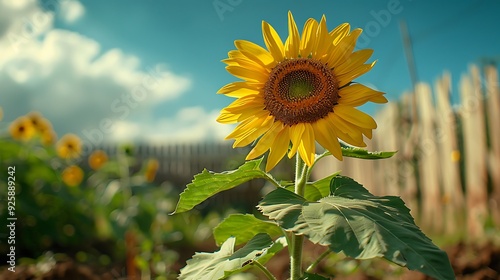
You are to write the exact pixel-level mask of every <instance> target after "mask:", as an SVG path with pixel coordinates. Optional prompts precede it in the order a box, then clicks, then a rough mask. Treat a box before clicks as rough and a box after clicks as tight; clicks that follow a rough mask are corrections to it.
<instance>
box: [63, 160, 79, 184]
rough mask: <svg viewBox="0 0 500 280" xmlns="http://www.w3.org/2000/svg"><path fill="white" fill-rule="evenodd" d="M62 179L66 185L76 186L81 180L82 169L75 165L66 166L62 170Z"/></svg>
mask: <svg viewBox="0 0 500 280" xmlns="http://www.w3.org/2000/svg"><path fill="white" fill-rule="evenodd" d="M62 180H63V182H64V183H65V184H66V185H67V186H70V187H74V186H77V185H79V184H80V183H81V182H82V180H83V170H82V169H81V168H80V167H78V166H76V165H71V166H68V167H66V168H65V169H64V170H63V172H62Z"/></svg>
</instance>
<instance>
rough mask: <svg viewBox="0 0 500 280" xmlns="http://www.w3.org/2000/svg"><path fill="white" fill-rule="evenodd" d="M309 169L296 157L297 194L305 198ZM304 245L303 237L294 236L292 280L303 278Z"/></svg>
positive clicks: (291, 262) (291, 255)
mask: <svg viewBox="0 0 500 280" xmlns="http://www.w3.org/2000/svg"><path fill="white" fill-rule="evenodd" d="M308 171H309V168H308V167H307V165H306V164H305V162H304V161H303V160H302V158H301V157H300V155H299V154H297V155H296V165H295V193H296V194H298V195H300V196H303V195H304V188H305V186H306V182H307V176H308V174H309V172H308ZM303 244H304V236H303V235H292V244H291V246H290V248H289V250H290V274H291V278H290V279H291V280H298V279H300V278H301V277H302V250H303Z"/></svg>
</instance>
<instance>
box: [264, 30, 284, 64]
mask: <svg viewBox="0 0 500 280" xmlns="http://www.w3.org/2000/svg"><path fill="white" fill-rule="evenodd" d="M262 35H263V36H264V43H265V44H266V47H267V49H268V50H269V52H270V53H271V55H272V56H273V57H274V60H275V61H278V62H279V61H283V60H284V59H283V54H284V52H283V41H281V38H280V36H279V35H278V33H277V32H276V30H274V28H273V27H272V26H271V25H269V24H268V23H267V22H265V21H263V22H262Z"/></svg>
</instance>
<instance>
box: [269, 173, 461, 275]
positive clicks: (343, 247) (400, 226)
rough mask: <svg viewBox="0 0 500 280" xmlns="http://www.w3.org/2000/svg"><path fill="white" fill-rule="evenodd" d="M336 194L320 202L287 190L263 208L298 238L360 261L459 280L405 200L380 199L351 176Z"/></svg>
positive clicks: (339, 182)
mask: <svg viewBox="0 0 500 280" xmlns="http://www.w3.org/2000/svg"><path fill="white" fill-rule="evenodd" d="M330 191H331V196H328V197H325V198H322V199H320V200H319V201H317V202H309V201H307V200H306V199H305V198H303V197H301V196H299V195H297V194H295V193H293V192H290V191H288V190H286V189H283V188H278V189H276V190H274V191H272V192H271V193H269V194H268V195H266V196H265V198H264V199H263V200H262V202H261V203H260V205H259V208H260V209H261V210H262V212H263V213H264V214H265V215H267V216H268V217H269V218H271V219H273V220H277V221H278V222H279V223H280V225H281V226H282V227H283V228H284V229H285V230H288V231H291V232H293V233H294V234H303V235H305V236H307V237H308V238H309V240H311V241H312V242H314V243H319V244H321V245H325V246H328V247H329V248H330V249H331V250H332V251H334V252H340V251H343V252H344V253H345V254H346V255H347V256H350V257H353V258H356V259H368V258H374V257H384V258H385V259H387V260H389V261H391V262H394V263H396V264H398V265H401V266H407V267H408V268H409V269H413V270H419V271H421V272H423V273H425V274H427V275H429V276H431V277H435V278H438V279H454V274H453V270H452V268H451V265H450V263H449V260H448V258H447V255H446V253H445V252H443V251H441V250H440V249H439V248H438V247H436V246H435V245H434V244H433V243H432V241H431V240H430V239H429V238H427V237H426V236H425V235H424V234H423V233H422V232H421V231H420V229H419V228H418V227H417V226H416V225H415V223H414V221H413V218H412V217H411V215H410V211H409V209H408V208H407V207H406V206H405V205H404V202H403V201H402V200H401V199H400V198H398V197H394V196H383V197H377V196H374V195H372V194H370V193H369V192H368V190H366V189H364V188H363V187H362V186H361V185H360V184H358V183H357V182H355V181H354V180H352V179H350V178H348V177H342V176H336V177H335V178H333V180H332V183H331V190H330Z"/></svg>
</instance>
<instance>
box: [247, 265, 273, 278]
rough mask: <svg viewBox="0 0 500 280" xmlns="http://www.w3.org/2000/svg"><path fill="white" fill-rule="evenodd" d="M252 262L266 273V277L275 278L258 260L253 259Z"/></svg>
mask: <svg viewBox="0 0 500 280" xmlns="http://www.w3.org/2000/svg"><path fill="white" fill-rule="evenodd" d="M252 264H254V265H255V266H257V267H258V268H259V269H260V270H262V272H264V274H265V275H266V277H267V279H269V280H276V277H274V275H273V274H272V273H271V272H270V271H269V270H268V269H267V268H266V267H265V266H263V265H262V264H261V263H260V262H258V261H253V262H252Z"/></svg>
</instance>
